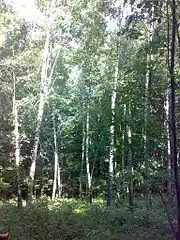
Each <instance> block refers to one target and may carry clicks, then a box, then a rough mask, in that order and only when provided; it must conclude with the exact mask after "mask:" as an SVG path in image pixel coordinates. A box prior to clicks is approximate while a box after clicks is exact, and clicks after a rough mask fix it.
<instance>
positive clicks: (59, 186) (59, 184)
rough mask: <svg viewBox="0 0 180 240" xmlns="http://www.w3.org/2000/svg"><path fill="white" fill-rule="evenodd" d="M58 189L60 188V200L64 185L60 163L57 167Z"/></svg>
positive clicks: (58, 193)
mask: <svg viewBox="0 0 180 240" xmlns="http://www.w3.org/2000/svg"><path fill="white" fill-rule="evenodd" d="M57 187H58V192H57V196H58V197H59V198H60V197H61V194H62V183H61V168H60V165H59V161H58V166H57Z"/></svg>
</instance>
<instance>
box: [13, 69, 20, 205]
mask: <svg viewBox="0 0 180 240" xmlns="http://www.w3.org/2000/svg"><path fill="white" fill-rule="evenodd" d="M13 82H14V94H13V115H14V138H15V159H16V182H17V197H18V207H22V195H21V175H20V169H19V166H20V143H19V121H18V109H17V102H16V77H15V74H14V72H13Z"/></svg>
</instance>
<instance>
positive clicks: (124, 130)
mask: <svg viewBox="0 0 180 240" xmlns="http://www.w3.org/2000/svg"><path fill="white" fill-rule="evenodd" d="M123 115H124V122H123V126H122V128H121V129H122V148H121V171H122V197H123V199H125V176H124V173H125V134H126V123H125V122H126V104H124V114H123Z"/></svg>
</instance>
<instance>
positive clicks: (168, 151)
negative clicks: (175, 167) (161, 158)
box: [165, 89, 172, 196]
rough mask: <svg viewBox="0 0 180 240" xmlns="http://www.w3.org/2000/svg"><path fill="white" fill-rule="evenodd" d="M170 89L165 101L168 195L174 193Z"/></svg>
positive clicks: (167, 91)
mask: <svg viewBox="0 0 180 240" xmlns="http://www.w3.org/2000/svg"><path fill="white" fill-rule="evenodd" d="M169 102H170V101H169V89H167V90H166V102H165V112H166V119H165V128H166V138H167V151H166V157H167V172H168V186H167V188H168V195H169V196H171V193H172V189H171V187H172V185H171V184H172V183H171V179H172V174H171V171H172V169H171V167H172V162H171V143H170V139H171V137H170V131H169V119H170V114H169V112H170V106H169Z"/></svg>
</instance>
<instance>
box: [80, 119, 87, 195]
mask: <svg viewBox="0 0 180 240" xmlns="http://www.w3.org/2000/svg"><path fill="white" fill-rule="evenodd" d="M84 125H85V124H84V122H83V129H82V131H83V133H82V134H83V136H82V150H81V151H82V153H81V169H80V178H79V196H80V197H81V198H82V178H83V165H84V157H85V139H86V132H85V126H84Z"/></svg>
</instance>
